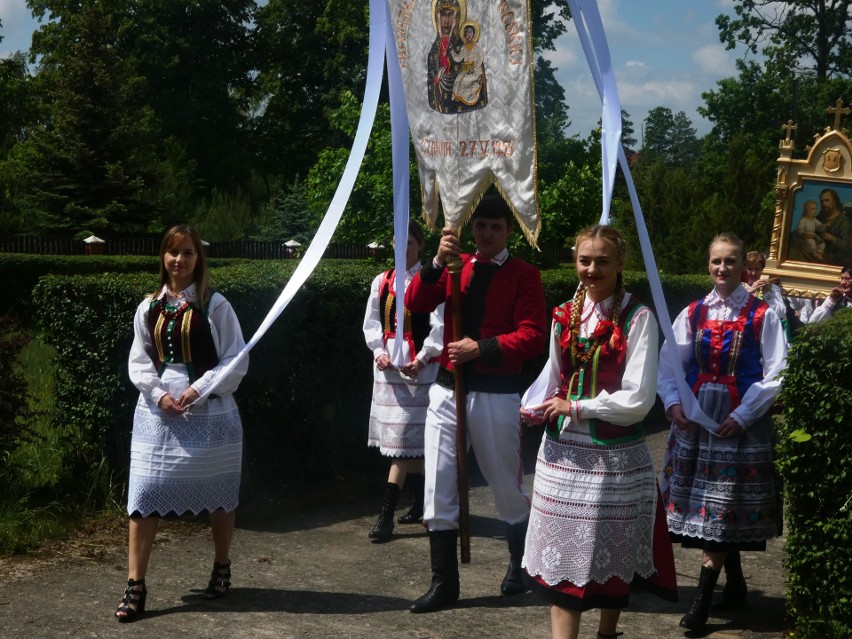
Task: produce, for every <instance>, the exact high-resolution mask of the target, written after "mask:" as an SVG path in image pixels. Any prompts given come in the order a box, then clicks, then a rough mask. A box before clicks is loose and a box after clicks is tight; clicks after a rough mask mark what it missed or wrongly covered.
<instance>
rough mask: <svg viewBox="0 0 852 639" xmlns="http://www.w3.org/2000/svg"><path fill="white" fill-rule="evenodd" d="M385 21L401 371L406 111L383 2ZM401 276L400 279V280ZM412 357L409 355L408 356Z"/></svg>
mask: <svg viewBox="0 0 852 639" xmlns="http://www.w3.org/2000/svg"><path fill="white" fill-rule="evenodd" d="M382 4H383V5H384V7H385V19H386V20H387V30H386V34H385V43H386V44H385V52H386V54H387V55H386V57H387V69H388V93H389V97H390V116H391V117H390V121H391V157H392V164H393V232H394V237H395V238H396V242H395V243H394V268H395V269H396V274H397V277H396V291H395V295H396V299H397V304H396V333H397V339H395V340H394V341H393V352H392V353H391V354H390V356H391V361H392V362H393V365H394V366H396V367H397V368H402V367H403V366H405V365H406V364H407V363H408V362H406V361H404V360H403V357H402V344H403V342H404V341H405V340H403V338H402V334H403V332H404V331H405V306H404V304H403V300H404V299H405V273H406V270H407V268H406V267H407V266H408V264H407V247H408V224H409V221H408V220H409V211H408V200H409V180H410V177H409V174H408V162H409V155H408V111H407V109H406V107H405V93H404V91H403V82H402V69H400V66H399V55H398V54H397V49H396V38H395V37H394V34H393V25H392V24H391V15H390V8H389V7H388V5H387V3H386V2H383V3H382ZM400 273H402V277H400ZM414 355H416V353H412V356H414Z"/></svg>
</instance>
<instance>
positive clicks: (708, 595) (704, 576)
mask: <svg viewBox="0 0 852 639" xmlns="http://www.w3.org/2000/svg"><path fill="white" fill-rule="evenodd" d="M719 572H720V571H719V570H713V569H712V568H708V567H707V566H702V567H701V576H700V577H699V578H698V592H697V593H695V599H693V600H692V607H691V608H690V609H689V612H688V613H686V614H685V615H684V616H683V619H681V620H680V625H681V627H682V628H686V629H687V630H692V631H699V630H703V629H704V626H705V625H707V618H708V617H709V616H710V601H711V599H712V598H713V588H715V587H716V580H717V579H718V578H719Z"/></svg>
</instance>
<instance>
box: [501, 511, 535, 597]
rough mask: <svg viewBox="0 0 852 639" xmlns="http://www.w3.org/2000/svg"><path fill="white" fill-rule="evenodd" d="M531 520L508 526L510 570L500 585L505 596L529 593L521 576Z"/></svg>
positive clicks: (507, 538)
mask: <svg viewBox="0 0 852 639" xmlns="http://www.w3.org/2000/svg"><path fill="white" fill-rule="evenodd" d="M528 524H529V519H527V520H525V521H522V522H521V523H519V524H507V525H506V540H507V541H508V542H509V569H508V570H507V571H506V576H505V577H503V583H501V584H500V592H502V593H503V594H504V595H520V594H521V593H524V592H526V591H527V587H526V586H525V585H524V581H523V578H522V576H521V574H522V572H523V571H522V569H521V562H522V561H523V559H524V545H525V544H526V541H527V525H528Z"/></svg>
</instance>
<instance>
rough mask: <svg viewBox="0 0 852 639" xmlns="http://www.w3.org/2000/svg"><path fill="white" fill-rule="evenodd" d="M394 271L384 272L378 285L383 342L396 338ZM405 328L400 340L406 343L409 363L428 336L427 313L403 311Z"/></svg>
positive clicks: (429, 328)
mask: <svg viewBox="0 0 852 639" xmlns="http://www.w3.org/2000/svg"><path fill="white" fill-rule="evenodd" d="M394 272H395V269H391V270H389V271H385V273H384V277H382V281H381V284H380V285H379V310H380V312H381V315H382V330H383V331H384V337H385V342H387V340H388V339H391V338H395V337H396V295H395V294H394V290H393V287H392V286H391V284H392V283H393V280H394ZM404 322H405V326H403V331H402V338H403V339H404V340H406V341H407V342H408V351H409V354H410V355H409V356H410V358H411V361H412V362H413V361H414V358H415V357H416V356H417V353H419V352H420V349H421V348H423V342H424V341H425V340H426V338H427V337H428V336H429V331H430V330H431V325H430V324H429V313H412V312H411V311H409V310H408V309H405V319H404Z"/></svg>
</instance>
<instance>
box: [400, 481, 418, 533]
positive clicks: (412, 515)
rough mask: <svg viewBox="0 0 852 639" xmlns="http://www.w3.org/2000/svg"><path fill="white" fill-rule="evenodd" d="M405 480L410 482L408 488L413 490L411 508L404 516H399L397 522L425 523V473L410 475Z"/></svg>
mask: <svg viewBox="0 0 852 639" xmlns="http://www.w3.org/2000/svg"><path fill="white" fill-rule="evenodd" d="M405 481H406V483H407V484H408V489H409V490H410V491H411V508H409V509H408V512H407V513H405V514H404V515H403V516H402V517H400V518H398V519H397V520H396V523H398V524H420V523H423V475H420V474H417V475H409V476H408V477H406V480H405Z"/></svg>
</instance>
